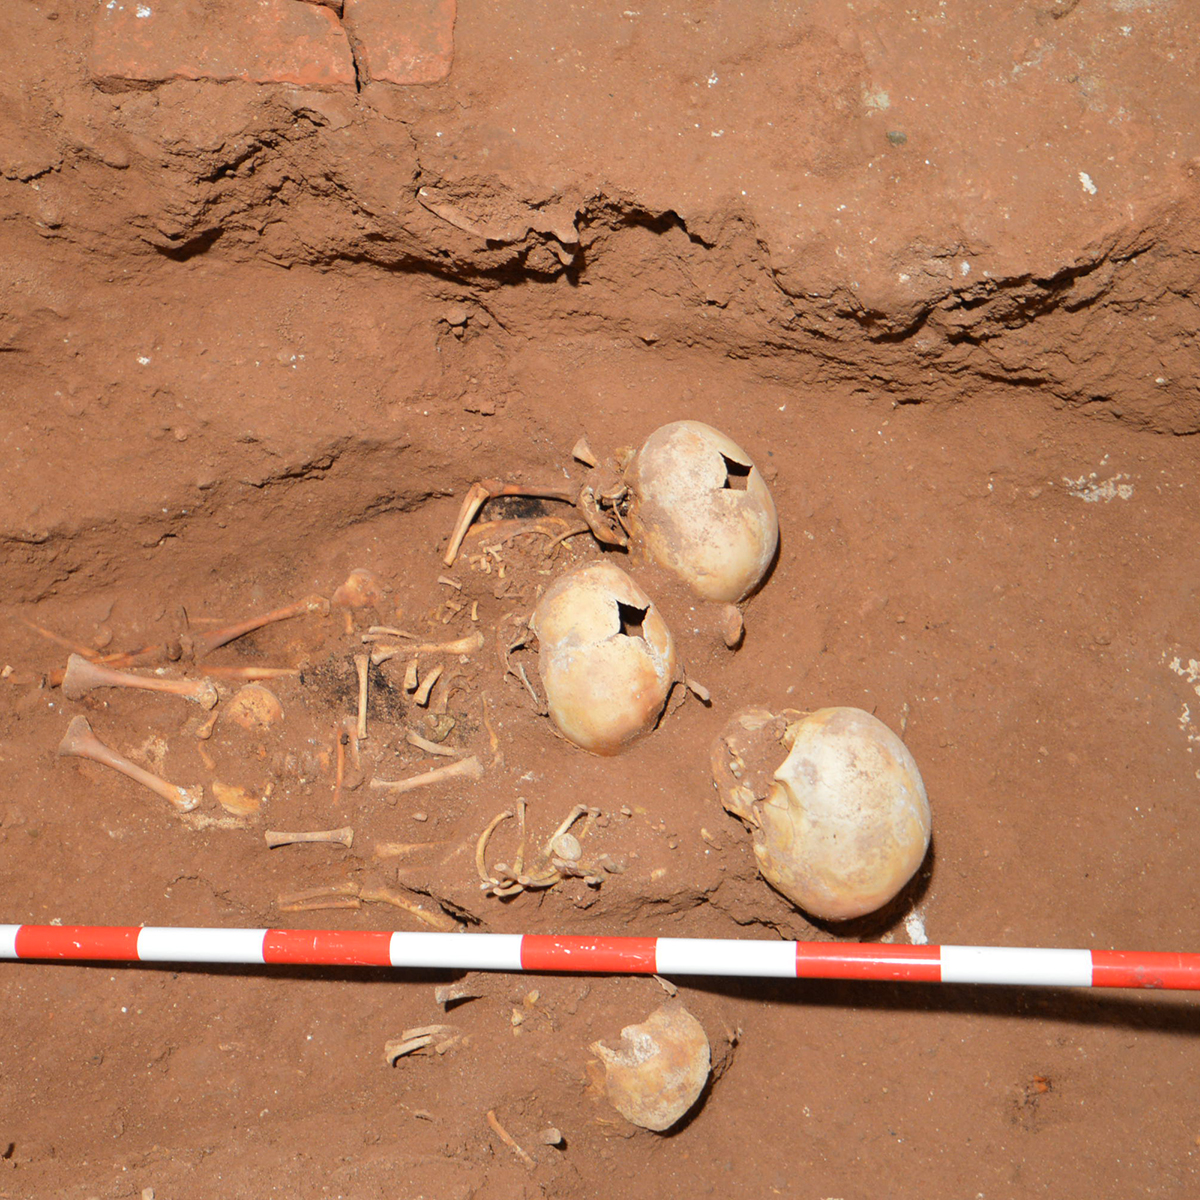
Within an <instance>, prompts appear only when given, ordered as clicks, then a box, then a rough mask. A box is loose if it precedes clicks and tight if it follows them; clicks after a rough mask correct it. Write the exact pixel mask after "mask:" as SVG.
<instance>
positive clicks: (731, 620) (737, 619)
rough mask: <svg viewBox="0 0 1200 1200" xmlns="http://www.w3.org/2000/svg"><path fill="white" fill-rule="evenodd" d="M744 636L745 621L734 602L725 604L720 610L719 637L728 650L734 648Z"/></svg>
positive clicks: (740, 642)
mask: <svg viewBox="0 0 1200 1200" xmlns="http://www.w3.org/2000/svg"><path fill="white" fill-rule="evenodd" d="M745 636H746V621H745V618H744V617H743V616H742V610H741V609H740V608H738V606H737V605H736V604H726V605H725V606H724V608H722V610H721V638H722V640H723V641H724V642H725V645H726V646H728V647H729V649H730V650H736V649H737V648H738V647H739V646H740V645H741V644H742V639H743V638H744V637H745Z"/></svg>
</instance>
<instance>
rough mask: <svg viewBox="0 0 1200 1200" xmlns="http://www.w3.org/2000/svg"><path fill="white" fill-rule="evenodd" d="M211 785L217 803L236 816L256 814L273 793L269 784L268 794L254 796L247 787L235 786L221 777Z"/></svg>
mask: <svg viewBox="0 0 1200 1200" xmlns="http://www.w3.org/2000/svg"><path fill="white" fill-rule="evenodd" d="M211 786H212V793H213V795H214V796H215V797H216V801H217V803H218V804H219V805H220V806H221V807H222V808H223V809H224V810H225V811H226V812H227V813H233V815H234V816H235V817H252V816H254V814H255V813H257V812H258V811H259V810H260V809H261V808H262V805H263V801H264V800H265V799H266V798H267V796H268V795H270V793H271V788H270V786H268V787H267V793H266V795H264V796H254V795H251V794H250V793H249V792H248V791H246V789H245V788H240V787H234V786H233V785H232V784H229V783H222V782H221V781H220V780H219V779H214V780H213V781H212V785H211Z"/></svg>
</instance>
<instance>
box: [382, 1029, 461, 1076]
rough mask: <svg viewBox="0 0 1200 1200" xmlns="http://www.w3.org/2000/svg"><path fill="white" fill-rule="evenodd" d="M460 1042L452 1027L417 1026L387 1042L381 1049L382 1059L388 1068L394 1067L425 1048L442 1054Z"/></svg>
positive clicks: (458, 1035) (459, 1035) (458, 1034)
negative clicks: (403, 1059) (428, 1047)
mask: <svg viewBox="0 0 1200 1200" xmlns="http://www.w3.org/2000/svg"><path fill="white" fill-rule="evenodd" d="M461 1040H462V1035H461V1034H460V1033H458V1032H457V1031H456V1030H455V1028H454V1026H453V1025H418V1026H417V1027H416V1028H414V1029H406V1030H405V1031H404V1032H403V1033H402V1034H401V1035H400V1036H399V1037H398V1038H393V1039H392V1040H391V1041H389V1042H387V1043H386V1044H385V1045H384V1047H383V1059H384V1062H386V1063H387V1065H388V1066H389V1067H394V1066H395V1065H396V1062H397V1060H399V1059H401V1058H404V1057H405V1056H406V1055H409V1054H415V1053H416V1052H417V1051H418V1050H424V1049H425V1047H426V1046H433V1048H434V1050H435V1051H436V1052H437V1053H438V1054H444V1053H445V1052H446V1051H447V1050H448V1049H450V1047H451V1046H453V1045H454V1044H455V1043H456V1042H459V1041H461Z"/></svg>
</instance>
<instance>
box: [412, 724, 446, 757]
mask: <svg viewBox="0 0 1200 1200" xmlns="http://www.w3.org/2000/svg"><path fill="white" fill-rule="evenodd" d="M404 740H405V741H406V742H407V743H408V744H409V745H410V746H416V748H417V749H418V750H424V751H425V753H426V754H440V755H442V757H444V758H457V757H458V752H457V751H455V750H451V749H450V747H449V746H439V745H438V744H437V742H431V741H430V740H429V739H428V738H423V737H422V736H421V735H420V734H419V733H414V732H413V731H412V730H411V729H410V730H409V731H408V732H407V733H406V734H405V735H404Z"/></svg>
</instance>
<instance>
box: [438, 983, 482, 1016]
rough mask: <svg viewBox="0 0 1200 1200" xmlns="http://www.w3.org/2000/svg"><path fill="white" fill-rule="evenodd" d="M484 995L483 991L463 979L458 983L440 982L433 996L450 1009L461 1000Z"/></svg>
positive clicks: (473, 998)
mask: <svg viewBox="0 0 1200 1200" xmlns="http://www.w3.org/2000/svg"><path fill="white" fill-rule="evenodd" d="M482 995H483V992H481V991H480V990H479V989H478V988H476V987H473V986H472V985H471V984H469V983H467V982H466V981H465V980H462V979H460V980H458V982H457V983H442V984H439V985H438V986H437V987H435V988H434V989H433V998H434V1000H436V1001H437V1003H438V1004H440V1005H441V1006H442V1008H443V1009H448V1008H449V1007H450V1005H452V1004H455V1003H457V1002H458V1001H459V1000H478V999H479V997H480V996H482Z"/></svg>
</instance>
